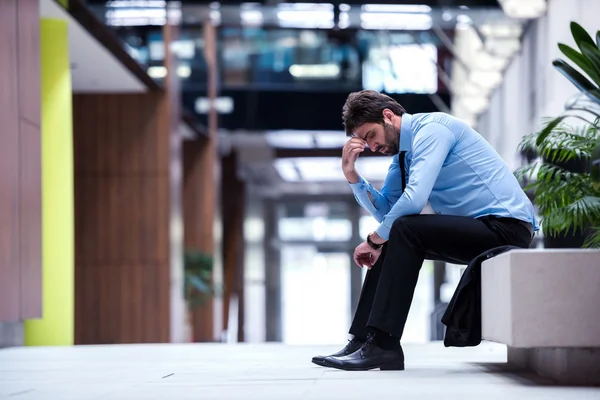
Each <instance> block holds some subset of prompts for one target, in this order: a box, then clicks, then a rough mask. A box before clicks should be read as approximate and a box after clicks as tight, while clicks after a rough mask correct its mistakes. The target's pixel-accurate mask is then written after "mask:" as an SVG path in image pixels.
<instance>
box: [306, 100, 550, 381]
mask: <svg viewBox="0 0 600 400" xmlns="http://www.w3.org/2000/svg"><path fill="white" fill-rule="evenodd" d="M342 117H343V122H344V127H345V130H346V134H347V135H348V136H350V137H351V139H350V140H349V141H348V142H347V143H346V145H345V146H344V149H343V153H342V169H343V172H344V175H345V177H346V179H347V180H348V182H349V183H350V186H351V187H352V190H353V192H354V196H355V198H356V200H357V201H358V203H359V204H360V205H361V206H362V207H364V208H365V209H366V210H368V211H369V212H370V213H371V215H373V217H374V218H375V219H377V221H378V222H379V223H380V225H379V227H378V228H377V229H376V230H375V231H374V232H372V233H370V234H369V235H368V236H367V238H366V241H365V242H363V243H362V244H360V245H359V246H358V247H357V248H356V250H355V251H354V261H355V262H356V264H357V265H359V266H360V267H363V266H364V267H366V268H368V269H369V271H368V272H367V275H366V278H365V281H364V284H363V288H362V292H361V296H360V300H359V304H358V307H357V309H356V312H355V315H354V320H353V322H352V326H351V327H350V334H351V335H353V339H352V340H351V341H350V342H349V343H348V345H347V346H346V347H345V348H344V349H342V350H341V351H339V352H338V353H335V354H332V355H330V356H317V357H314V358H313V362H314V363H316V364H318V365H322V366H327V367H333V368H338V369H343V370H368V369H375V368H379V369H381V370H386V369H388V370H392V369H393V370H403V369H404V354H403V352H402V347H401V346H400V339H401V338H402V332H403V330H404V325H405V323H406V319H407V317H408V312H409V309H410V305H411V302H412V298H413V293H414V290H415V286H416V284H417V278H418V276H419V270H420V268H421V265H422V264H423V261H424V260H425V259H428V260H442V261H447V262H451V263H456V264H468V263H469V261H470V260H471V259H473V258H474V257H476V256H477V255H479V254H481V253H483V252H484V251H486V250H489V249H492V248H494V247H498V246H504V245H513V246H518V247H522V248H528V247H529V245H530V243H531V240H532V239H533V235H534V232H535V231H536V230H537V229H538V227H537V223H536V221H535V215H534V208H533V205H532V203H531V202H530V201H529V199H528V198H527V196H526V195H525V193H524V191H523V190H522V189H521V187H520V185H519V183H518V182H517V180H516V178H515V177H514V175H513V174H512V172H511V171H510V170H509V168H508V166H507V165H506V164H505V163H504V161H503V160H502V158H500V156H499V155H498V154H497V153H496V151H495V150H494V149H493V148H492V147H491V146H490V145H489V144H488V142H487V141H486V140H485V139H484V138H483V137H482V136H481V135H480V134H479V133H477V132H476V131H475V130H473V129H472V128H471V127H469V126H468V125H467V124H466V123H464V122H463V121H461V120H459V119H456V118H454V117H452V116H451V115H448V114H444V113H440V112H434V113H423V114H414V115H410V114H407V113H406V111H405V110H404V108H403V107H402V106H401V105H400V104H398V103H397V102H396V101H395V100H394V99H392V98H390V97H388V96H386V95H383V94H380V93H378V92H375V91H371V90H364V91H361V92H357V93H352V94H350V95H349V96H348V99H347V100H346V104H345V105H344V108H343V113H342ZM366 146H369V148H370V149H371V150H373V151H377V152H381V153H383V154H387V155H390V156H393V160H392V163H391V165H390V167H389V169H388V173H387V176H386V178H385V182H384V185H383V187H382V189H381V191H378V190H377V189H375V188H374V187H373V186H372V185H371V184H370V183H369V182H367V181H366V180H365V179H364V178H363V177H361V176H360V174H359V173H358V171H356V169H355V162H356V160H357V158H358V156H359V155H360V153H361V152H363V151H364V149H365V147H366ZM428 201H429V203H430V204H431V207H432V208H433V210H434V211H435V213H436V214H420V213H421V211H422V210H423V208H424V207H425V205H426V204H427V202H428Z"/></svg>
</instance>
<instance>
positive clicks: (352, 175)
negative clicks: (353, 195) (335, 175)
mask: <svg viewBox="0 0 600 400" xmlns="http://www.w3.org/2000/svg"><path fill="white" fill-rule="evenodd" d="M344 176H345V177H346V180H347V181H348V183H351V184H352V183H358V181H359V180H360V177H359V175H358V172H356V170H355V169H352V170H349V171H344Z"/></svg>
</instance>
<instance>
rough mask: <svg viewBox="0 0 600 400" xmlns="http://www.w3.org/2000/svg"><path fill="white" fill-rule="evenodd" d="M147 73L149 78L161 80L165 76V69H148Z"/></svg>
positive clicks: (158, 67) (160, 67) (159, 67)
mask: <svg viewBox="0 0 600 400" xmlns="http://www.w3.org/2000/svg"><path fill="white" fill-rule="evenodd" d="M147 73H148V76H150V77H151V78H154V79H162V78H164V77H165V76H167V68H166V67H162V66H154V67H149V68H148V70H147Z"/></svg>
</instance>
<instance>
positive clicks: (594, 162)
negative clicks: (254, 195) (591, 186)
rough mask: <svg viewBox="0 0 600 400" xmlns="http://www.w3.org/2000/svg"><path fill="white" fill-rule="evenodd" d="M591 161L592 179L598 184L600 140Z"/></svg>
mask: <svg viewBox="0 0 600 400" xmlns="http://www.w3.org/2000/svg"><path fill="white" fill-rule="evenodd" d="M590 159H591V161H590V163H591V167H590V169H591V175H592V179H594V181H596V182H600V140H599V141H598V144H597V145H596V147H595V148H594V149H593V150H592V156H591V157H590Z"/></svg>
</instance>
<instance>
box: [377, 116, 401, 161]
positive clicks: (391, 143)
mask: <svg viewBox="0 0 600 400" xmlns="http://www.w3.org/2000/svg"><path fill="white" fill-rule="evenodd" d="M383 136H384V139H385V145H384V146H380V147H379V148H380V149H381V150H382V153H383V154H385V155H388V156H393V155H395V154H398V150H399V148H398V142H399V141H400V140H399V136H400V135H399V133H398V131H397V130H396V128H395V127H394V125H392V124H388V123H387V122H384V123H383ZM382 147H383V149H382Z"/></svg>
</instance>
